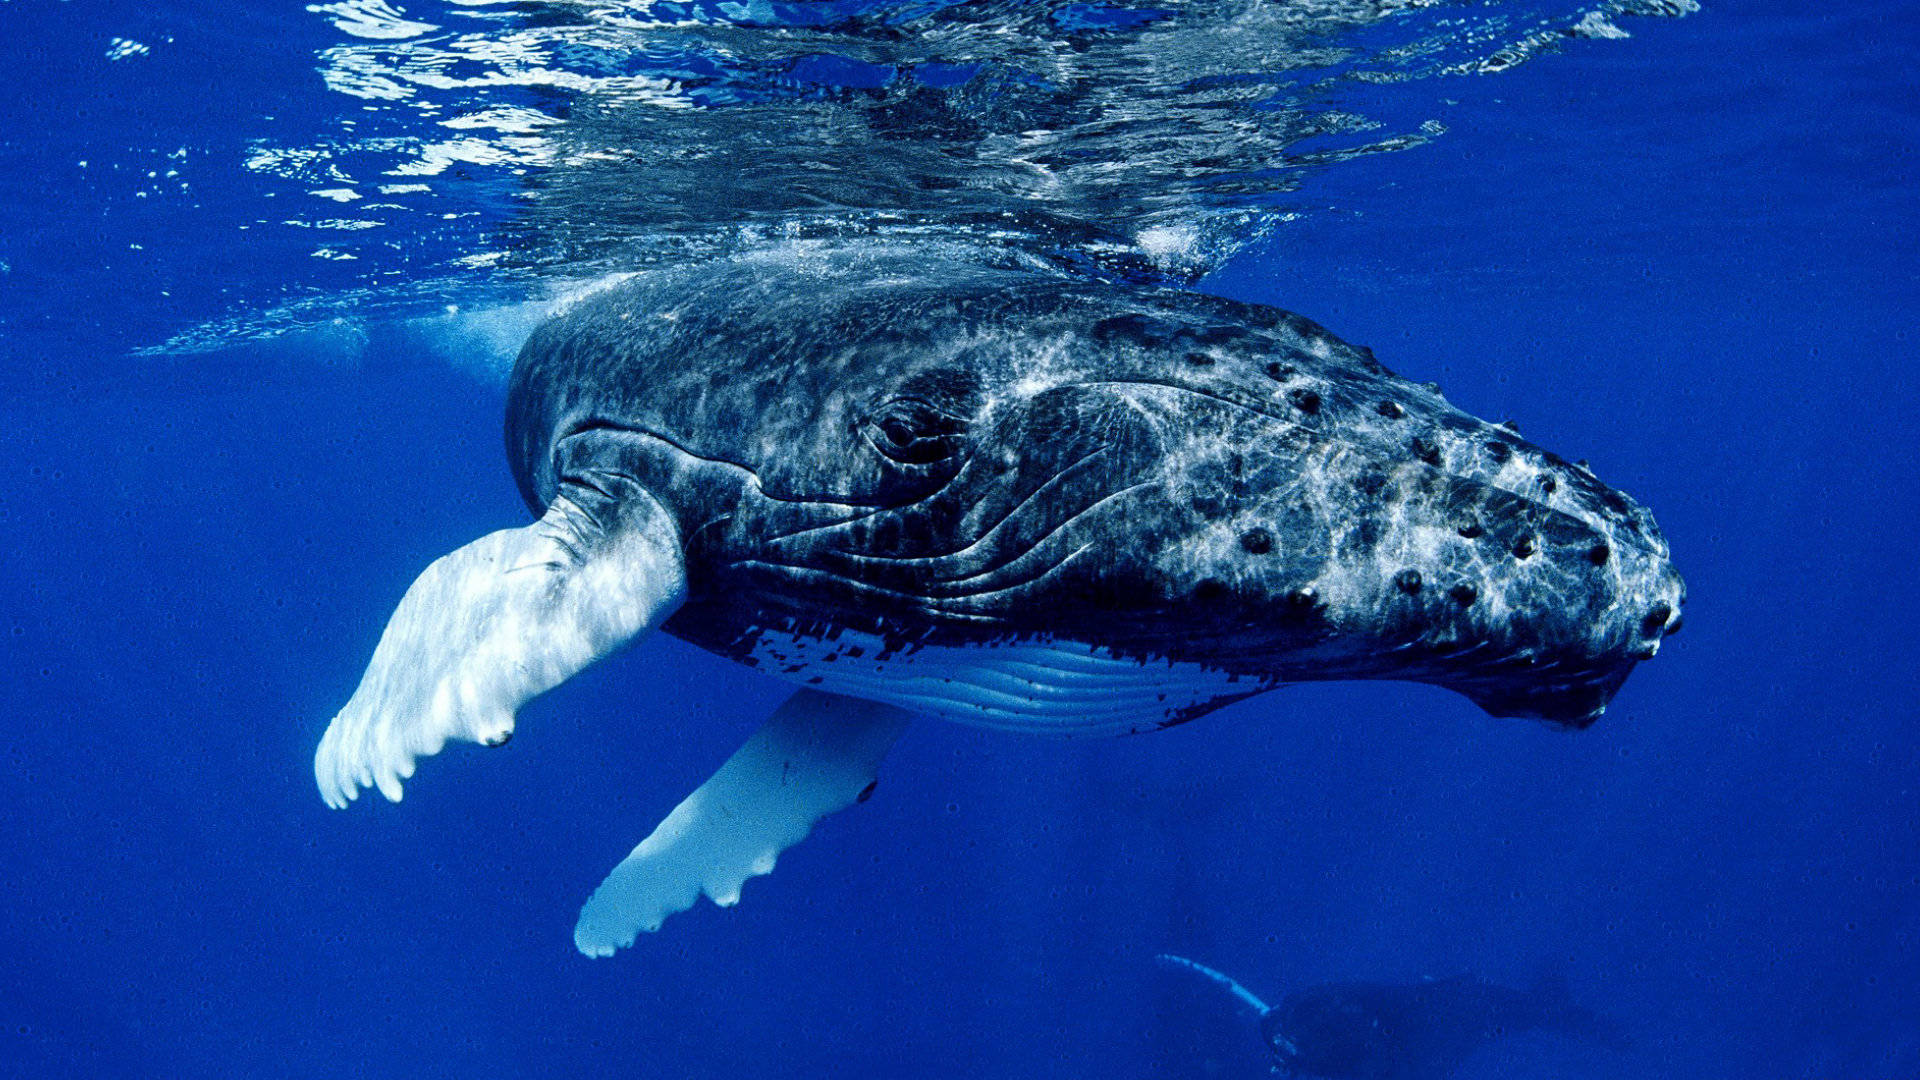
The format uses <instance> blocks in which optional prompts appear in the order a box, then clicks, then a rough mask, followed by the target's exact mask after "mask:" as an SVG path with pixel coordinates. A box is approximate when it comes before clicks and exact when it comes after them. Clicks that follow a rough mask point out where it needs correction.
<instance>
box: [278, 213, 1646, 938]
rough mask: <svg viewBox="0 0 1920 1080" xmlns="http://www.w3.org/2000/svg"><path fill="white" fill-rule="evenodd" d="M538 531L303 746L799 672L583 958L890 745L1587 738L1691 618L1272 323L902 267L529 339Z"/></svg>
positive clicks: (1526, 454) (478, 735)
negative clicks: (1184, 736) (621, 678)
mask: <svg viewBox="0 0 1920 1080" xmlns="http://www.w3.org/2000/svg"><path fill="white" fill-rule="evenodd" d="M506 427H507V446H508V452H509V459H510V462H511V464H512V467H513V470H514V475H515V478H516V480H517V481H518V483H519V486H520V490H521V492H522V494H523V496H524V497H525V499H526V501H527V504H528V506H529V507H530V508H532V510H533V511H534V513H535V515H536V517H537V520H536V521H535V522H534V523H533V524H532V525H529V526H526V527H524V528H520V529H509V530H505V531H502V532H497V533H494V534H492V535H490V536H488V537H485V538H483V539H481V540H479V541H476V542H475V543H473V544H470V545H468V546H467V547H465V548H462V549H460V550H459V551H456V552H454V553H453V554H451V555H448V556H447V557H445V558H443V559H441V560H440V561H439V562H436V563H435V564H434V565H433V566H431V567H429V568H428V570H427V571H426V573H424V574H422V575H421V577H420V578H419V580H418V581H416V582H415V583H414V585H413V586H412V588H410V589H409V590H408V592H407V594H406V596H405V597H404V598H403V599H402V600H401V602H400V606H399V608H398V610H397V611H395V613H394V615H393V617H392V620H391V621H390V622H389V624H388V626H387V629H386V631H385V633H384V634H383V636H382V637H381V640H380V643H379V645H378V647H377V648H376V649H375V652H374V657H373V660H372V663H371V664H370V665H369V667H368V670H367V673H366V675H365V677H364V678H363V680H362V682H361V684H360V687H359V689H358V690H357V691H356V692H355V693H354V695H353V697H352V699H351V700H350V701H349V702H348V704H347V706H346V708H345V709H344V710H342V712H341V713H340V715H339V716H337V717H336V718H335V719H334V721H333V724H332V725H331V726H330V727H329V729H328V731H327V733H326V735H325V737H324V738H323V740H322V742H321V746H320V750H319V753H318V755H317V756H316V759H315V773H316V776H317V778H318V780H319V784H320V788H321V791H322V794H323V795H324V796H325V797H326V799H327V801H328V802H329V803H330V804H333V805H336V806H340V805H344V804H345V803H346V802H347V801H349V800H351V799H352V798H353V797H354V796H355V795H356V794H357V793H358V792H359V790H361V789H362V788H366V787H378V788H379V789H380V790H381V792H382V793H383V794H385V795H387V796H388V797H389V798H390V799H398V798H399V797H400V792H401V781H403V780H404V779H406V778H407V777H409V776H411V774H412V771H413V768H414V763H415V761H416V759H417V758H419V757H422V756H426V755H429V754H432V753H434V752H436V751H438V750H439V749H440V748H441V746H442V745H443V744H444V743H445V742H446V741H447V740H449V739H466V740H470V741H475V742H482V743H497V742H499V741H502V740H504V739H505V738H506V737H507V736H508V735H509V734H510V733H511V730H512V724H513V714H514V712H515V710H516V709H517V708H518V707H519V706H520V705H522V704H523V703H525V702H526V701H527V700H529V699H531V698H532V697H533V696H535V695H537V694H539V693H541V692H543V691H545V690H547V689H550V688H552V687H553V686H556V685H558V684H559V683H560V682H563V681H565V680H566V679H567V678H568V677H570V676H571V675H573V674H574V673H576V672H578V671H580V670H581V669H582V668H584V667H586V666H587V665H589V664H591V663H593V662H594V661H595V660H598V659H600V658H601V657H604V656H606V655H608V654H609V653H611V652H613V651H615V650H617V649H619V648H621V647H622V646H624V645H626V644H628V643H630V642H632V641H634V640H636V639H637V638H638V637H640V636H641V635H643V634H644V633H645V632H646V631H648V630H651V629H654V628H656V627H657V628H662V629H665V630H666V631H668V632H669V633H672V634H674V635H676V636H678V637H681V638H683V639H685V640H688V641H690V642H693V643H695V644H697V645H699V646H702V647H704V648H706V649H708V650H711V651H713V652H715V653H718V654H720V655H722V656H726V657H729V658H732V659H735V660H738V661H740V662H741V663H743V664H746V665H749V666H752V667H755V668H758V669H760V670H762V671H765V672H767V673H769V674H772V675H776V676H779V677H781V678H784V679H787V680H789V681H792V682H794V683H797V684H799V685H800V686H801V687H802V690H801V691H800V692H799V693H798V694H797V695H796V696H795V697H794V698H793V699H792V700H790V701H789V702H788V703H787V704H786V705H783V706H782V707H781V708H780V709H779V710H777V711H776V714H775V716H774V717H773V718H772V719H770V720H769V721H768V725H767V727H766V728H765V729H763V730H762V732H761V733H760V734H757V735H755V736H754V738H753V739H752V740H750V741H749V743H748V744H747V745H746V746H745V747H743V748H742V749H741V751H740V752H739V753H737V754H735V755H734V756H733V758H731V759H729V761H728V762H727V763H726V764H725V765H724V766H723V767H722V768H721V770H720V771H719V772H718V773H717V774H715V776H714V777H713V778H712V779H710V780H709V781H708V782H707V783H706V784H705V785H703V786H702V787H701V788H700V789H699V790H697V791H696V792H695V793H694V794H693V795H692V796H690V797H689V798H688V799H687V800H686V801H685V802H683V803H682V804H681V805H680V806H679V807H678V808H677V809H676V810H674V811H673V813H672V814H671V815H669V816H668V818H667V819H666V820H665V821H664V822H663V823H662V824H661V825H660V827H659V828H658V829H656V831H655V833H654V834H653V835H652V836H650V837H648V838H647V840H645V841H644V842H642V843H641V844H640V846H639V847H637V848H636V849H635V850H634V851H633V853H632V854H631V855H629V856H628V858H627V860H626V861H625V862H623V863H622V864H621V865H620V867H619V868H618V869H617V870H616V871H615V872H614V874H613V876H612V877H610V878H609V879H608V881H607V883H606V884H605V885H603V886H602V887H601V889H600V891H599V892H597V893H596V894H595V895H594V897H593V899H592V901H591V902H589V904H588V906H587V909H586V912H585V913H583V916H582V919H581V922H580V927H579V930H578V931H577V933H576V942H577V943H578V944H579V946H580V948H581V949H582V951H584V952H587V953H590V954H596V955H602V954H606V953H610V952H612V951H613V950H614V948H616V947H618V946H621V945H625V944H629V943H631V941H632V940H633V937H634V934H635V933H636V932H637V931H639V930H643V929H644V930H651V929H653V928H655V927H657V926H658V925H659V924H660V921H661V920H663V919H664V918H666V917H667V916H668V915H671V914H672V913H673V912H675V911H680V910H684V909H685V908H686V907H688V906H690V905H691V904H692V903H693V901H694V900H695V899H696V898H697V896H698V895H699V894H700V893H701V892H705V893H706V894H707V895H709V896H711V897H712V898H713V899H715V900H716V901H718V902H720V903H723V904H725V903H731V902H733V901H734V900H735V899H737V897H738V895H739V890H740V885H741V883H742V882H743V881H744V880H745V879H746V878H748V877H751V876H752V875H754V874H759V873H765V872H766V871H767V870H769V869H771V867H772V865H773V861H774V859H775V857H776V856H777V855H778V854H779V852H780V851H781V850H783V849H784V848H785V847H787V846H789V845H790V844H792V843H794V842H796V841H797V840H798V839H799V838H800V837H801V836H804V835H805V833H806V832H807V830H808V829H809V828H810V827H811V825H812V823H813V822H814V821H815V820H817V819H818V818H820V817H822V816H824V815H826V814H828V813H831V812H832V811H834V810H837V809H840V808H842V807H844V806H846V805H848V804H850V803H851V802H853V801H855V800H856V799H857V798H858V797H860V796H861V794H862V793H863V792H864V791H866V790H867V788H868V786H869V785H870V784H871V783H872V780H873V776H874V774H875V771H876V770H877V768H878V766H879V762H880V759H881V757H882V756H883V755H884V754H885V752H886V750H887V748H888V747H889V746H891V745H892V742H893V740H894V738H895V737H896V736H897V735H898V734H899V731H900V729H901V727H902V726H903V725H904V723H905V721H906V719H907V718H908V717H910V716H913V715H928V716H935V717H939V718H943V719H948V720H954V721H959V722H963V723H973V724H982V725H987V726H993V727H1002V728H1008V729H1014V730H1021V731H1033V732H1041V733H1054V734H1118V733H1126V732H1135V731H1146V730H1152V729H1155V728H1160V727H1165V726H1168V725H1171V724H1176V723H1180V722H1182V721H1185V720H1189V719H1192V718H1194V717H1196V716H1199V715H1201V714H1203V713H1206V712H1208V711H1210V710H1212V709H1215V708H1218V707H1219V706H1221V705H1223V704H1226V703H1228V702H1231V701H1235V700H1238V699H1241V698H1245V697H1248V696H1250V695H1253V694H1257V693H1260V692H1262V691H1266V690H1269V689H1272V688H1274V687H1277V686H1279V685H1282V684H1284V683H1289V682H1297V681H1304V680H1322V679H1396V680H1409V681H1416V682H1425V683H1430V684H1433V685H1436V686H1441V687H1446V688H1449V689H1452V690H1455V691H1458V692H1459V693H1461V694H1464V695H1465V696H1467V697H1468V698H1470V699H1471V700H1473V701H1474V702H1476V703H1477V704H1479V705H1480V706H1482V707H1483V708H1485V709H1486V710H1487V711H1489V712H1491V713H1494V714H1496V715H1501V716H1524V717H1535V718H1539V719H1543V720H1546V721H1549V722H1552V723H1555V724H1560V725H1566V726H1571V727H1584V726H1585V725H1587V724H1589V723H1591V722H1592V721H1593V720H1595V719H1596V718H1597V717H1598V716H1599V715H1600V714H1601V712H1602V711H1603V710H1604V709H1605V707H1606V705H1607V703H1608V701H1609V700H1610V699H1611V698H1612V697H1613V695H1614V693H1615V692H1616V691H1617V690H1618V689H1619V688H1620V685H1621V683H1622V682H1623V681H1624V680H1625V678H1626V676H1627V674H1628V673H1629V672H1630V671H1631V670H1632V668H1633V666H1634V665H1635V664H1637V663H1638V662H1640V661H1641V660H1645V659H1648V658H1650V657H1651V656H1653V655H1654V653H1655V652H1656V651H1657V650H1658V648H1659V646H1660V643H1661V640H1662V638H1663V637H1664V636H1665V635H1666V634H1668V633H1670V632H1672V631H1673V630H1675V629H1677V628H1678V625H1679V621H1680V609H1681V606H1682V601H1683V587H1682V584H1681V580H1680V578H1679V576H1678V574H1677V573H1676V572H1675V571H1674V569H1673V568H1672V566H1671V564H1670V563H1669V562H1668V558H1667V547H1666V544H1665V541H1664V540H1663V539H1662V538H1661V536H1660V533H1659V530H1658V528H1657V527H1656V526H1655V525H1654V522H1653V519H1652V518H1651V516H1649V515H1648V514H1647V513H1646V511H1645V510H1643V509H1642V508H1641V507H1640V506H1639V505H1637V504H1636V503H1634V502H1633V501H1632V500H1631V499H1629V498H1627V497H1626V496H1625V495H1622V494H1621V493H1619V492H1618V491H1615V490H1614V489H1612V488H1610V487H1608V486H1606V485H1605V484H1603V483H1601V482H1600V481H1599V480H1598V479H1596V478H1595V477H1594V476H1593V474H1592V473H1591V472H1590V471H1588V469H1587V468H1585V467H1584V465H1575V464H1571V463H1569V462H1567V461H1565V460H1563V459H1561V458H1559V457H1557V456H1555V455H1553V454H1551V453H1548V452H1546V451H1544V450H1542V449H1540V448H1539V447H1536V446H1534V445H1532V444H1530V443H1528V442H1527V441H1525V440H1524V439H1522V438H1520V437H1519V435H1518V434H1517V433H1516V432H1515V431H1514V430H1512V429H1511V427H1509V426H1502V425H1495V424H1489V423H1486V422H1484V421H1481V420H1478V419H1476V418H1474V417H1472V416H1470V415H1468V414H1466V413H1464V412H1462V411H1460V410H1459V409H1456V408H1454V407H1453V406H1452V405H1450V404H1448V403H1447V402H1446V401H1445V400H1444V399H1443V398H1442V397H1441V396H1440V395H1439V394H1438V392H1437V391H1435V390H1434V389H1432V388H1430V387H1424V386H1420V385H1416V384H1414V383H1410V382H1408V381H1407V380H1404V379H1401V378H1399V377H1398V376H1395V375H1394V374H1393V373H1391V372H1389V371H1388V370H1387V369H1385V368H1384V367H1382V366H1381V365H1380V364H1379V363H1378V362H1376V361H1375V360H1374V358H1373V356H1372V355H1371V354H1370V353H1369V352H1368V351H1367V350H1365V349H1359V348H1355V347H1353V346H1351V345H1348V344H1346V343H1344V342H1342V341H1340V340H1339V339H1337V338H1335V337H1334V336H1333V335H1331V334H1330V333H1328V332H1327V331H1326V330H1324V329H1322V328H1321V327H1319V326H1317V325H1315V324H1313V323H1311V322H1309V321H1308V320H1306V319H1304V318H1301V317H1299V316H1297V315H1293V314H1290V313H1288V312H1284V311H1280V310H1278V309H1275V308H1271V307H1264V306H1259V305H1251V304H1245V303H1240V302H1236V301H1231V300H1225V299H1221V298H1217V297H1212V296H1206V295H1202V294H1197V293H1193V292H1189V291H1184V290H1180V289H1175V288H1171V287H1163V286H1157V285H1151V284H1125V283H1115V282H1108V281H1099V280H1092V279H1087V278H1084V277H1080V276H1077V275H1072V274H1068V273H1064V272H1061V271H1058V270H1053V269H1049V268H1047V267H1045V266H1040V265H1026V264H1021V263H1015V262H1012V261H1011V260H1005V261H999V260H995V259H991V258H981V259H975V260H958V261H956V260H953V259H951V258H950V257H948V256H947V255H946V254H945V253H942V254H932V253H928V252H926V251H923V250H921V249H918V248H913V247H906V246H901V247H887V246H881V245H875V246H872V247H869V248H865V249H849V248H832V247H820V248H797V247H796V248H788V249H776V250H768V251H761V252H757V253H751V254H745V255H738V256H733V257H729V258H725V259H718V260H713V261H710V262H706V263H702V264H698V265H690V266H680V267H674V268H669V269H660V270H653V271H648V272H646V273H644V274H642V275H639V276H636V277H634V278H631V279H629V280H627V281H626V282H624V283H622V284H620V285H618V286H616V287H614V288H612V289H610V290H608V291H606V292H604V293H602V294H600V295H598V296H596V297H594V298H591V299H588V300H586V301H583V302H581V303H580V304H579V305H577V306H576V307H574V308H573V309H571V310H570V311H568V312H566V313H564V314H563V315H561V316H560V317H558V318H556V319H554V320H553V321H551V322H549V323H548V324H547V325H545V326H543V327H542V328H541V329H539V330H538V331H536V332H535V333H534V335H533V336H532V338H531V339H530V340H529V341H528V342H527V344H526V346H525V348H524V349H523V350H522V352H521V354H520V358H519V360H518V362H517V364H516V366H515V369H514V372H513V376H512V380H511V384H510V390H509V400H508V410H507V425H506Z"/></svg>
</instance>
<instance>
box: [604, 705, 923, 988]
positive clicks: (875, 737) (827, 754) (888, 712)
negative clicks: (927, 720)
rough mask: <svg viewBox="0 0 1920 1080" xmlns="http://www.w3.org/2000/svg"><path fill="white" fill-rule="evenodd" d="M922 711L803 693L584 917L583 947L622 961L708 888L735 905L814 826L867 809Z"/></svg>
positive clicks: (615, 878)
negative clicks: (640, 939)
mask: <svg viewBox="0 0 1920 1080" xmlns="http://www.w3.org/2000/svg"><path fill="white" fill-rule="evenodd" d="M912 715H913V714H912V713H910V712H908V711H906V710H905V709H901V708H898V707H897V706H893V705H883V704H880V703H878V702H873V701H865V700H861V699H858V698H850V697H843V696H841V695H839V694H829V693H824V692H821V691H818V690H801V691H799V692H797V693H795V694H794V695H793V696H792V697H791V698H788V699H787V700H786V702H785V703H783V704H782V705H781V706H780V707H779V708H778V709H775V710H774V713H773V715H772V716H771V717H769V718H768V719H767V722H766V724H764V725H763V726H762V727H761V728H760V730H759V731H757V732H755V733H754V734H753V737H752V738H749V739H748V740H747V741H746V743H745V745H743V746H741V747H740V749H738V750H736V751H734V754H733V756H732V757H730V758H728V759H727V761H726V764H724V765H722V766H720V769H719V771H717V772H715V773H714V774H713V776H712V777H711V778H710V779H708V780H707V782H706V783H704V784H701V785H700V787H699V788H698V789H696V790H695V791H694V793H693V794H691V795H689V796H687V797H686V799H685V800H683V801H682V802H681V803H680V805H679V806H676V807H674V809H673V812H672V813H670V814H668V815H667V817H666V820H664V821H662V822H661V823H660V824H659V825H658V826H657V827H655V828H654V830H653V832H652V834H651V835H649V836H648V837H647V838H646V839H645V840H643V841H641V842H640V846H638V847H636V848H634V849H633V852H632V854H630V855H628V856H627V857H626V858H625V859H624V860H622V861H621V863H620V865H619V866H617V867H615V868H614V870H613V873H611V874H608V875H607V879H606V880H605V881H604V882H601V884H600V887H599V888H598V889H596V890H594V893H593V896H592V897H591V898H589V899H588V900H587V903H586V906H585V907H584V908H582V909H581V911H580V922H579V924H578V925H577V926H576V927H575V928H574V931H573V943H574V945H575V946H576V947H578V948H579V950H580V951H581V952H582V953H585V954H586V955H588V956H612V955H613V953H614V952H615V950H617V949H621V948H624V947H626V946H628V945H632V944H633V940H634V938H635V936H637V935H638V933H639V932H640V931H643V930H644V931H648V932H652V931H654V930H658V929H659V928H660V924H661V923H662V922H664V921H666V918H667V917H668V916H669V915H673V914H676V913H678V912H681V911H685V910H686V909H688V908H690V907H692V906H693V904H694V901H696V900H698V899H699V898H700V894H701V893H702V892H704V893H706V894H707V895H708V896H710V897H712V898H713V902H714V903H716V904H719V905H720V906H722V907H729V906H731V905H733V904H735V903H737V902H738V901H739V899H740V887H741V886H742V885H743V884H745V883H746V881H747V879H748V878H752V877H757V876H759V875H761V874H765V873H768V872H770V871H772V869H773V864H774V861H775V860H776V859H777V858H778V857H779V855H780V853H781V852H782V851H785V850H786V849H787V848H789V847H792V846H793V845H794V844H797V843H799V842H800V841H801V840H802V839H803V838H805V837H806V835H807V833H808V832H810V831H812V829H813V825H814V822H816V821H819V820H820V819H821V818H823V817H826V816H827V815H828V814H831V813H833V812H834V811H836V810H844V809H846V808H847V807H849V806H852V805H853V804H854V803H856V802H858V801H859V800H860V798H861V795H862V793H864V792H865V791H866V790H867V789H868V788H869V787H870V786H871V785H872V784H873V782H874V777H875V775H876V774H877V773H878V771H879V767H880V760H881V759H882V758H884V757H885V756H886V754H887V751H888V750H890V749H892V748H893V744H894V741H895V740H897V739H898V738H899V737H900V733H901V731H903V730H904V729H905V728H906V724H907V721H908V719H910V718H911V717H912Z"/></svg>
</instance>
